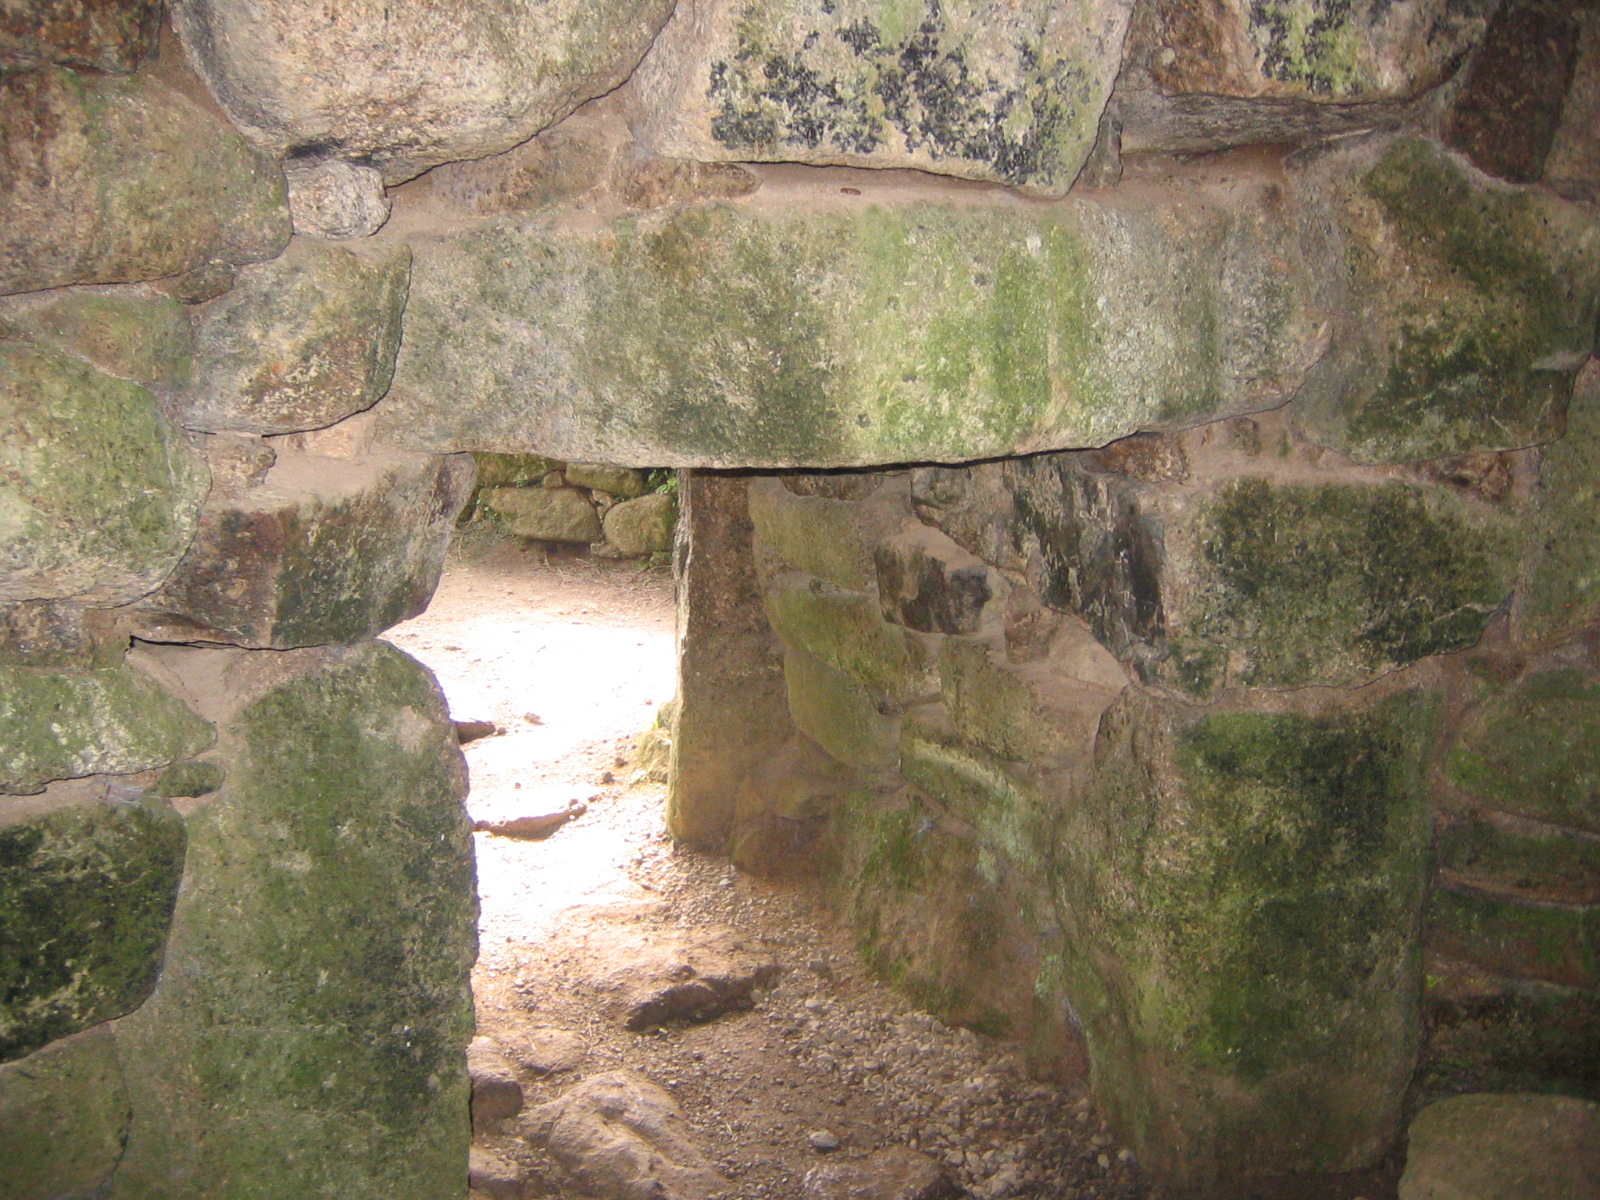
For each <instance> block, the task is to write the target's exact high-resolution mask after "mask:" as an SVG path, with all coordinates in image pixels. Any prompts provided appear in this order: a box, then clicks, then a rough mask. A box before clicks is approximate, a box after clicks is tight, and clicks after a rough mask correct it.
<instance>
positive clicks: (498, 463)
mask: <svg viewBox="0 0 1600 1200" xmlns="http://www.w3.org/2000/svg"><path fill="white" fill-rule="evenodd" d="M472 461H473V462H475V463H477V464H478V486H479V487H480V488H491V487H507V486H512V487H527V486H529V485H530V484H535V483H538V482H539V481H540V480H542V479H543V478H544V477H545V476H546V475H548V474H550V472H552V471H559V470H561V464H560V463H558V462H557V461H556V460H555V459H553V458H545V457H544V456H543V455H542V454H497V453H495V452H494V451H492V450H482V451H476V452H474V453H473V455H472Z"/></svg>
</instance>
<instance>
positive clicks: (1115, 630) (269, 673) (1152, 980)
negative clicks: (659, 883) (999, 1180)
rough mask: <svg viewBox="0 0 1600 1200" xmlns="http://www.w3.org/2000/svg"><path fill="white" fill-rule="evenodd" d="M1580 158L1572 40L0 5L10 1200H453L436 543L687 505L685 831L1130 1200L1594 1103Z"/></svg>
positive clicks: (640, 5)
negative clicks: (1070, 1137)
mask: <svg viewBox="0 0 1600 1200" xmlns="http://www.w3.org/2000/svg"><path fill="white" fill-rule="evenodd" d="M1597 131H1600V21H1597V18H1596V14H1595V12H1594V10H1593V6H1592V5H1587V4H1582V3H1576V2H1573V0H1396V2H1394V3H1372V4H1351V3H1345V2H1343V0H1255V2H1252V3H1245V2H1244V0H1050V2H1045V0H1018V2H1016V3H998V2H990V0H941V2H938V3H935V2H933V0H751V2H749V3H741V4H734V3H731V2H729V0H676V3H674V2H673V0H633V2H626V0H605V2H603V3H594V2H578V0H559V2H550V3H538V2H535V0H459V2H453V3H443V2H440V0H418V2H415V3H409V4H406V3H388V4H383V3H378V2H377V0H359V2H350V3H340V4H333V3H313V4H306V3H288V2H287V0H171V2H170V3H167V4H160V3H156V2H153V0H42V2H38V3H27V2H25V0H0V215H3V219H0V1164H4V1165H3V1167H0V1197H3V1198H4V1200H44V1198H45V1197H57V1196H68V1195H73V1196H76V1195H91V1194H92V1195H99V1196H105V1197H111V1198H113V1200H123V1198H125V1200H143V1198H145V1197H149V1196H162V1197H170V1198H172V1200H213V1198H215V1200H233V1198H236V1197H237V1198H242V1197H247V1196H248V1197H252V1198H258V1197H259V1198H264V1200H274V1198H276V1197H284V1198H285V1200H287V1198H289V1197H294V1198H295V1200H299V1198H301V1197H305V1196H322V1195H349V1196H365V1195H380V1194H381V1195H384V1196H393V1197H403V1198H408V1197H415V1198H416V1200H438V1198H441V1197H458V1196H460V1195H461V1194H462V1192H463V1190H464V1189H465V1187H466V1185H467V1181H468V1178H469V1158H468V1144H469V1140H470V1137H471V1125H470V1120H469V1109H468V1101H469V1086H470V1085H469V1079H468V1073H467V1053H466V1052H467V1045H468V1042H469V1040H470V1037H471V1032H472V1029H471V998H470V995H469V992H468V979H469V970H470V967H471V963H472V960H473V957H474V953H475V944H474V936H475V935H474V928H473V926H474V917H475V900H474V892H473V877H472V863H471V856H470V829H469V826H468V824H467V822H466V820H465V818H464V817H463V815H462V812H461V807H460V802H461V799H462V795H463V791H464V788H465V776H464V772H463V770H462V764H461V759H460V756H459V752H458V749H457V744H456V740H455V736H454V732H453V728H452V725H451V723H450V720H449V716H448V714H447V713H446V711H445V709H444V705H443V702H442V700H441V698H440V696H439V693H438V691H437V689H436V688H435V687H434V685H433V682H432V681H431V679H430V678H429V677H428V675H427V673H426V671H424V670H423V669H422V668H420V667H419V666H418V665H417V664H415V663H414V662H412V661H411V660H409V659H407V658H406V657H405V656H403V655H401V654H400V653H399V652H398V651H395V650H393V649H392V648H391V647H389V646H387V645H386V644H385V643H384V642H382V641H381V640H378V639H379V638H380V636H381V634H382V633H383V631H384V630H385V629H386V628H388V627H389V626H390V625H392V624H394V623H395V622H397V621H399V620H402V619H404V618H405V617H408V616H410V615H412V614H413V613H415V612H417V611H419V610H420V609H421V607H422V606H424V605H425V604H426V603H427V600H428V597H429V596H430V594H431V592H432V590H433V588H434V586H435V584H436V582H437V579H438V575H439V572H440V569H441V565H442V562H443V559H444V553H445V549H446V546H447V544H448V541H449V539H450V537H451V534H452V531H453V529H454V527H455V525H456V522H457V518H458V516H459V514H460V513H461V512H462V511H463V509H464V508H465V506H467V505H469V504H471V505H472V506H473V508H474V510H475V511H476V512H477V513H479V514H480V515H482V514H491V515H490V517H489V519H493V520H497V521H499V522H500V523H501V524H502V525H503V526H505V527H506V528H507V529H508V530H510V531H511V532H513V533H518V534H521V535H522V536H526V537H530V538H534V539H539V540H549V541H563V540H565V541H571V542H580V543H598V544H600V546H599V552H602V553H630V554H631V553H639V554H643V553H664V552H665V551H666V550H667V549H668V547H669V545H672V543H671V533H672V531H673V529H674V521H675V518H674V514H675V512H677V510H679V509H680V508H681V513H679V514H678V516H677V518H676V525H675V527H676V537H677V541H676V544H675V546H673V547H672V550H673V555H674V557H675V558H676V560H677V567H678V572H679V582H680V606H681V631H680V671H681V691H680V697H679V700H678V702H677V704H676V705H675V706H674V709H673V713H674V715H673V716H672V717H671V718H670V720H669V722H668V723H669V724H670V725H671V729H670V739H669V738H668V736H667V734H663V735H662V740H663V742H665V741H667V740H670V744H671V746H672V763H671V769H670V786H669V804H668V814H667V816H668V821H669V824H670V826H671V828H672V830H673V831H674V833H675V834H676V835H677V836H679V837H681V838H683V839H686V840H689V841H692V842H696V843H699V844H701V845H704V846H708V847H711V848H714V849H717V850H721V851H725V852H727V853H729V854H730V855H731V856H732V857H733V858H734V859H735V861H737V862H738V863H740V864H741V865H743V866H744V867H746V868H748V869H751V870H757V871H761V872H765V873H770V874H773V875H787V876H809V877H812V878H813V879H815V880H816V881H817V883H818V885H819V886H820V887H822V888H823V890H824V891H825V892H826V894H827V895H828V896H829V897H830V898H831V901H832V902H833V903H834V905H835V906H836V907H837V909H838V910H839V911H840V913H841V914H842V915H843V916H844V918H845V919H846V920H848V921H849V922H850V923H851V925H852V926H853V928H854V930H855V932H856V936H857V939H858V943H859V945H860V948H861V950H862V952H863V954H864V955H865V956H866V958H867V959H868V960H869V961H870V962H871V963H872V964H873V965H874V967H875V968H876V969H877V970H879V971H880V972H881V973H882V974H883V975H884V976H885V977H887V978H888V979H890V980H892V981H893V982H895V983H896V984H897V985H898V986H900V987H901V988H903V989H904V990H906V991H907V992H909V993H910V994H911V995H913V996H914V997H915V998H916V999H917V1000H918V1001H919V1002H920V1003H921V1004H923V1005H924V1006H926V1007H927V1008H929V1009H931V1010H933V1011H934V1012H936V1013H937V1014H938V1015H939V1016H940V1017H941V1018H943V1019H946V1020H948V1021H952V1022H959V1023H962V1024H965V1025H967V1026H969V1027H971V1028H973V1029H977V1030H979V1031H982V1032H985V1033H990V1034H996V1035H1003V1036H1008V1037H1013V1038H1017V1039H1019V1040H1020V1041H1021V1043H1022V1046H1023V1050H1024V1052H1025V1055H1026V1057H1027V1058H1028V1060H1029V1061H1030V1063H1031V1064H1032V1066H1033V1068H1034V1069H1035V1070H1038V1071H1040V1072H1050V1073H1054V1074H1055V1075H1057V1076H1059V1077H1064V1078H1067V1079H1070V1080H1075V1081H1078V1082H1081V1083H1085V1084H1087V1085H1088V1086H1089V1087H1091V1088H1092V1090H1093V1092H1094V1094H1095V1096H1096V1100H1097V1103H1098V1104H1099V1105H1100V1107H1101V1108H1102V1109H1103V1110H1104V1111H1105V1112H1106V1113H1107V1114H1108V1116H1109V1118H1110V1120H1111V1122H1112V1124H1113V1126H1114V1129H1113V1131H1112V1132H1113V1133H1114V1135H1115V1137H1116V1139H1117V1140H1118V1142H1119V1143H1121V1144H1125V1145H1128V1146H1131V1147H1132V1148H1133V1149H1134V1150H1135V1151H1136V1153H1137V1155H1138V1158H1139V1161H1140V1163H1141V1165H1142V1167H1143V1168H1144V1170H1145V1171H1146V1172H1147V1173H1148V1174H1149V1175H1150V1176H1151V1177H1152V1178H1154V1179H1155V1180H1156V1181H1157V1182H1158V1184H1159V1186H1161V1187H1163V1188H1165V1189H1167V1191H1168V1192H1169V1193H1171V1194H1175V1195H1176V1194H1185V1193H1187V1194H1191V1195H1213V1196H1232V1195H1240V1194H1243V1193H1244V1191H1245V1190H1246V1189H1247V1188H1248V1187H1249V1186H1252V1185H1251V1184H1250V1183H1249V1181H1250V1180H1254V1179H1265V1178H1269V1177H1272V1176H1278V1175H1283V1174H1285V1173H1290V1172H1310V1173H1313V1174H1317V1173H1326V1172H1336V1171H1341V1170H1346V1169H1355V1168H1361V1167H1366V1166H1369V1165H1371V1164H1373V1163H1375V1162H1377V1161H1379V1160H1381V1159H1382V1158H1383V1157H1384V1156H1385V1155H1387V1154H1390V1153H1391V1152H1393V1151H1394V1149H1395V1147H1396V1146H1397V1145H1398V1143H1399V1139H1400V1138H1401V1136H1402V1133H1403V1131H1404V1129H1405V1128H1406V1126H1407V1124H1408V1122H1409V1121H1410V1119H1411V1118H1412V1116H1414V1115H1415V1114H1416V1113H1417V1112H1418V1111H1421V1112H1422V1113H1423V1118H1422V1120H1420V1121H1419V1122H1418V1124H1417V1126H1416V1127H1415V1129H1416V1130H1417V1131H1419V1132H1416V1133H1414V1136H1413V1143H1414V1145H1418V1146H1423V1145H1425V1144H1426V1143H1427V1140H1428V1137H1427V1131H1428V1129H1429V1127H1430V1126H1429V1122H1430V1121H1433V1122H1434V1123H1435V1124H1437V1122H1438V1119H1439V1118H1438V1117H1437V1116H1436V1117H1434V1118H1430V1117H1429V1114H1430V1113H1431V1114H1448V1113H1449V1112H1450V1111H1452V1110H1450V1109H1449V1108H1448V1107H1446V1105H1435V1106H1434V1107H1431V1108H1430V1107H1425V1106H1427V1105H1428V1104H1429V1103H1430V1102H1433V1101H1437V1100H1441V1099H1445V1098H1448V1097H1453V1096H1457V1095H1460V1094H1463V1093H1490V1094H1496V1093H1498V1094H1509V1093H1542V1092H1564V1093H1569V1094H1572V1095H1575V1096H1578V1097H1585V1098H1587V1099H1589V1100H1595V1099H1600V1066H1597V1064H1600V959H1597V957H1596V949H1595V948H1596V946H1597V945H1600V849H1597V847H1600V810H1597V808H1596V796H1597V795H1600V752H1597V751H1596V746H1597V745H1600V659H1597V651H1596V645H1597V640H1596V636H1595V634H1596V630H1597V629H1600V583H1597V582H1596V580H1597V579H1600V537H1597V531H1596V526H1595V513H1596V511H1597V504H1600V467H1597V462H1600V457H1597V455H1600V366H1597V365H1596V359H1595V355H1596V335H1597V327H1600V210H1597V208H1596V198H1597V196H1600V132H1597ZM418 176H422V177H421V178H418ZM464 452H472V453H471V454H470V455H469V454H468V453H464ZM652 467H654V468H663V467H683V468H689V470H688V471H687V472H686V473H684V474H682V475H680V476H679V477H678V478H677V481H676V484H675V487H676V494H675V495H674V485H671V484H665V483H664V479H665V477H664V476H658V475H654V474H652V475H648V476H647V475H646V474H645V473H644V470H643V469H644V468H652ZM475 476H476V477H477V483H475V482H474V480H475ZM546 1058H547V1059H548V1062H546V1061H545V1059H541V1062H542V1063H545V1065H543V1066H541V1068H540V1069H543V1070H557V1069H560V1070H572V1071H574V1072H575V1073H577V1074H579V1075H581V1074H582V1068H583V1066H584V1064H583V1063H582V1062H581V1061H580V1060H581V1056H580V1055H578V1054H576V1053H575V1052H573V1051H572V1050H571V1047H566V1048H564V1049H561V1052H560V1053H556V1052H554V1051H552V1052H551V1054H550V1055H548V1056H546ZM1446 1103H1447V1104H1448V1103H1451V1102H1450V1101H1448V1100H1447V1101H1446ZM1474 1103H1478V1102H1474ZM1517 1103H1518V1104H1522V1103H1523V1102H1521V1101H1518V1102H1517ZM1574 1103H1576V1101H1575V1102H1574ZM1479 1106H1480V1107H1482V1105H1481V1104H1480V1105H1479ZM1484 1111H1496V1110H1494V1109H1493V1106H1492V1104H1491V1105H1490V1106H1489V1107H1488V1108H1486V1109H1484ZM1507 1111H1509V1109H1508V1110H1507ZM1584 1111H1587V1110H1584ZM607 1114H609V1115H607ZM496 1119H499V1118H496ZM529 1120H530V1123H529V1125H528V1127H527V1130H526V1132H528V1133H529V1134H530V1135H531V1136H534V1137H537V1138H540V1139H543V1140H544V1142H545V1143H546V1144H547V1145H548V1147H549V1149H550V1152H551V1153H552V1154H554V1155H555V1156H556V1157H558V1158H561V1157H562V1156H568V1157H571V1158H572V1162H573V1164H574V1171H575V1173H578V1174H580V1175H581V1173H582V1172H583V1171H586V1170H593V1169H595V1168H594V1164H593V1163H592V1162H591V1161H589V1156H588V1151H586V1150H584V1147H592V1146H594V1145H597V1144H600V1143H606V1144H614V1145H617V1146H620V1147H622V1151H621V1153H620V1154H619V1157H618V1163H619V1164H620V1166H621V1168H622V1170H621V1174H619V1175H614V1176H604V1177H602V1176H601V1175H592V1176H583V1177H584V1178H588V1179H589V1181H590V1186H591V1188H592V1189H593V1190H598V1191H600V1192H606V1190H607V1189H610V1190H611V1192H612V1193H615V1194H624V1193H625V1192H626V1190H627V1189H635V1190H640V1194H643V1191H642V1190H643V1189H650V1188H655V1189H657V1191H656V1193H652V1194H658V1193H659V1191H660V1189H662V1188H666V1189H668V1190H669V1191H671V1190H672V1189H675V1188H676V1189H691V1190H692V1189H699V1190H700V1191H702V1192H703V1191H706V1190H708V1189H712V1188H715V1187H718V1186H721V1180H720V1178H719V1177H718V1176H716V1175H715V1173H714V1172H713V1171H712V1170H711V1168H710V1167H709V1166H708V1165H707V1164H706V1163H705V1162H704V1161H703V1160H701V1159H699V1158H698V1157H697V1156H696V1155H695V1154H694V1153H692V1147H689V1148H685V1146H684V1145H682V1144H680V1143H681V1141H682V1139H681V1137H680V1133H681V1125H682V1122H681V1119H680V1118H679V1116H678V1114H677V1113H676V1112H675V1110H674V1109H673V1108H672V1105H671V1102H670V1101H669V1100H668V1098H667V1097H666V1096H665V1095H664V1094H660V1095H658V1094H657V1093H656V1091H655V1090H654V1087H653V1085H651V1084H650V1083H648V1082H646V1081H642V1080H638V1079H634V1078H632V1077H627V1076H619V1075H611V1076H607V1075H599V1076H595V1075H593V1074H592V1073H591V1074H590V1076H589V1077H588V1078H586V1079H583V1080H582V1081H581V1082H578V1083H576V1085H575V1087H574V1088H573V1089H572V1090H571V1091H570V1092H569V1093H568V1095H567V1097H566V1098H565V1099H563V1100H562V1101H560V1102H559V1103H558V1105H557V1106H556V1107H555V1108H552V1109H548V1110H541V1111H540V1112H539V1113H537V1114H533V1115H532V1116H531V1117H530V1119H529ZM1585 1136H1587V1135H1585ZM1484 1144H1485V1145H1487V1143H1484ZM1490 1157H1492V1156H1490ZM580 1159H582V1160H583V1161H581V1162H580ZM667 1160H670V1163H669V1165H668V1166H667V1167H665V1168H662V1167H660V1162H661V1161H667ZM651 1161H657V1167H656V1168H650V1166H649V1164H650V1163H651ZM647 1168H648V1169H647ZM1493 1168H1494V1163H1493V1162H1490V1163H1489V1164H1488V1166H1487V1167H1486V1168H1485V1169H1486V1171H1489V1172H1490V1174H1492V1171H1493ZM470 1169H471V1170H472V1172H473V1174H472V1178H474V1179H476V1180H478V1181H479V1183H480V1184H482V1185H483V1186H485V1187H491V1186H492V1187H494V1188H497V1189H501V1190H504V1188H505V1187H506V1186H509V1185H507V1184H506V1183H505V1181H504V1180H503V1179H502V1178H501V1174H503V1172H502V1173H501V1174H496V1171H495V1169H494V1166H493V1164H492V1163H486V1162H485V1161H483V1160H479V1161H477V1162H476V1163H475V1164H471V1166H470ZM652 1170H654V1172H655V1173H654V1174H651V1171H652ZM1430 1170H1432V1168H1430V1167H1428V1166H1427V1165H1426V1164H1425V1163H1423V1162H1421V1159H1419V1165H1418V1167H1417V1171H1416V1173H1414V1174H1413V1175H1412V1176H1411V1178H1412V1179H1414V1180H1421V1179H1423V1178H1425V1177H1428V1176H1427V1172H1428V1171H1430ZM809 1186H810V1187H811V1190H812V1191H813V1192H814V1193H817V1194H821V1193H822V1192H824V1191H828V1190H829V1189H834V1190H837V1187H848V1186H853V1185H851V1184H849V1183H848V1181H845V1182H842V1183H837V1186H836V1185H835V1183H829V1182H828V1180H827V1179H824V1178H822V1177H821V1176H819V1177H818V1178H816V1179H814V1180H813V1181H812V1183H811V1185H809ZM930 1186H935V1187H937V1186H942V1184H941V1183H940V1182H939V1181H932V1182H931V1183H930ZM1417 1186H1418V1187H1421V1186H1423V1185H1422V1184H1420V1183H1419V1184H1417ZM608 1194H609V1193H608ZM627 1194H632V1193H631V1192H629V1193H627ZM830 1194H831V1193H830Z"/></svg>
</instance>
